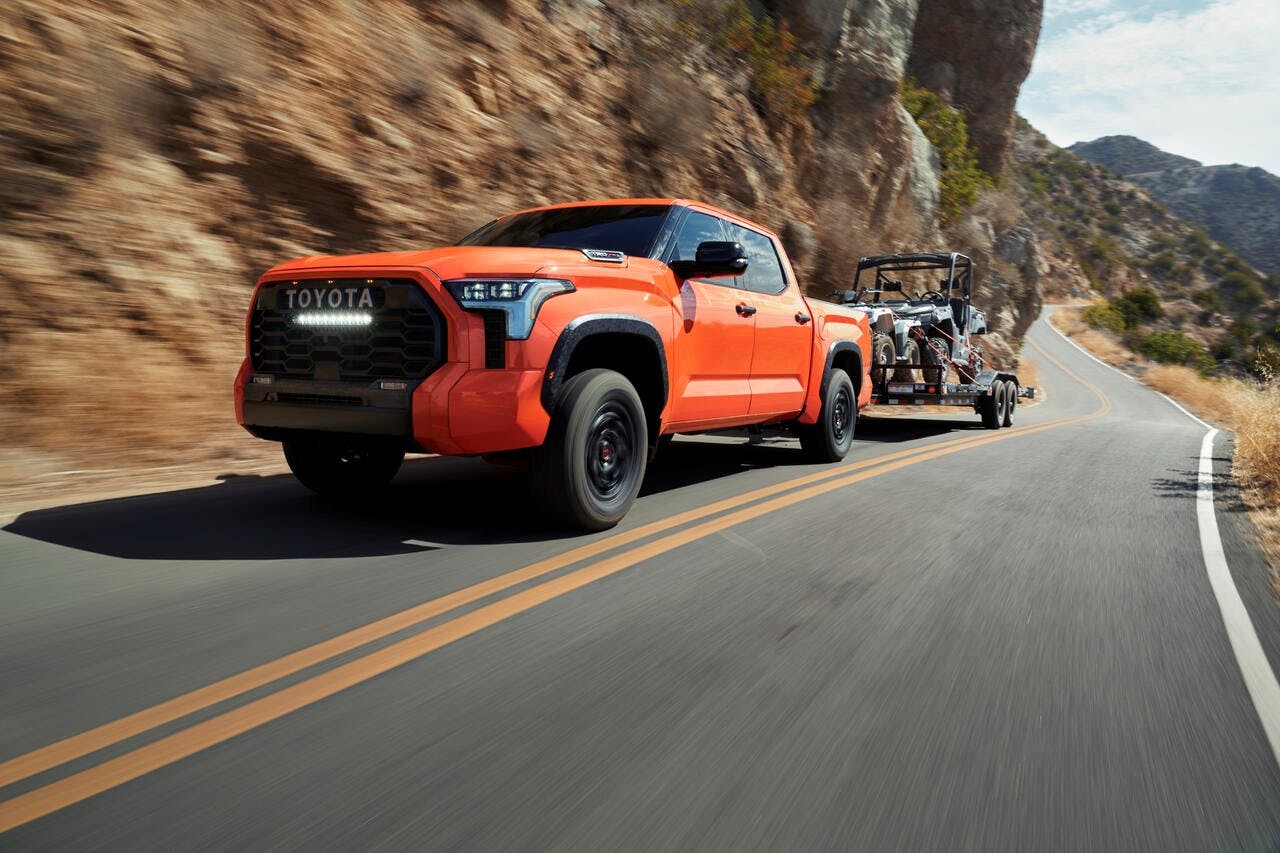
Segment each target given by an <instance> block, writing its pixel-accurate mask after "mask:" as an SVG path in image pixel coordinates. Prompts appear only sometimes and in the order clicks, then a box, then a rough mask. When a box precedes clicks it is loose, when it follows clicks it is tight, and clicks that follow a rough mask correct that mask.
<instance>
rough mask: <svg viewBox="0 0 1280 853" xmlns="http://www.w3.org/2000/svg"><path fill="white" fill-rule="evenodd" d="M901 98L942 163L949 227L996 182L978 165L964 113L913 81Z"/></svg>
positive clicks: (942, 210)
mask: <svg viewBox="0 0 1280 853" xmlns="http://www.w3.org/2000/svg"><path fill="white" fill-rule="evenodd" d="M899 98H900V99H901V101H902V106H903V107H905V108H906V110H907V112H908V113H910V114H911V117H912V118H913V119H915V121H916V124H918V125H919V126H920V130H921V131H923V132H924V135H925V137H926V138H927V139H928V140H929V141H930V142H931V143H933V147H934V148H935V149H937V151H938V159H939V160H941V161H942V186H941V188H940V192H939V199H938V207H939V211H938V219H939V220H940V221H941V222H942V224H943V225H947V224H949V223H951V222H954V221H955V220H956V219H957V218H958V217H959V216H960V214H961V213H962V212H963V211H964V209H965V208H967V207H969V206H970V205H972V204H973V203H974V202H976V201H977V200H978V192H979V191H980V190H982V189H986V188H989V187H993V186H995V180H994V179H993V178H992V177H991V176H990V175H988V174H987V173H986V172H984V171H983V170H982V168H981V167H980V166H979V165H978V153H977V151H976V150H975V149H974V148H973V146H972V145H971V144H970V143H969V126H968V124H967V123H966V122H965V118H964V113H962V112H961V111H960V110H958V109H956V108H954V107H951V106H948V105H947V104H946V103H944V102H943V100H942V99H941V98H940V97H938V96H937V95H936V94H934V93H933V92H930V91H929V90H928V89H925V88H924V87H922V86H918V85H916V82H915V81H914V80H913V79H911V78H910V77H907V78H906V79H904V80H903V81H902V87H901V89H900V90H899Z"/></svg>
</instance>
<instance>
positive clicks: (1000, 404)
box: [991, 380, 1009, 429]
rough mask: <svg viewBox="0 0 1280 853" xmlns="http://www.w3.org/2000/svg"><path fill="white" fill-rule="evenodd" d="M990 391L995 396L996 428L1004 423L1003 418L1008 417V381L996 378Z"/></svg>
mask: <svg viewBox="0 0 1280 853" xmlns="http://www.w3.org/2000/svg"><path fill="white" fill-rule="evenodd" d="M991 393H992V394H994V395H995V398H996V421H997V422H998V423H997V425H996V426H997V429H998V428H999V427H1002V426H1004V425H1005V419H1006V418H1008V417H1009V386H1008V383H1005V382H1002V381H1000V380H996V381H995V383H993V385H992V389H991Z"/></svg>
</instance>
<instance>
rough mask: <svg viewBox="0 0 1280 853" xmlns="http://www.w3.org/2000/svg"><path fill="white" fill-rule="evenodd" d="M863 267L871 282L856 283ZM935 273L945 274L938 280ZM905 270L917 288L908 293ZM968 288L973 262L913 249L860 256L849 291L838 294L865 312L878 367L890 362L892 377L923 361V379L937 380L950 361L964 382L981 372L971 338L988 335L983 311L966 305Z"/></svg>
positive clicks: (908, 377) (905, 376) (909, 374)
mask: <svg viewBox="0 0 1280 853" xmlns="http://www.w3.org/2000/svg"><path fill="white" fill-rule="evenodd" d="M867 271H871V272H870V273H868V274H869V275H870V276H871V278H872V281H871V282H870V283H869V284H868V285H867V286H865V287H859V285H860V284H861V283H862V279H863V273H864V272H867ZM939 272H942V273H945V277H944V278H942V279H940V280H939V279H938V273H939ZM889 273H897V274H898V277H894V276H890V275H889ZM903 273H907V274H908V275H907V278H909V279H914V281H911V282H910V284H911V285H912V286H914V287H915V288H917V289H916V290H914V291H911V292H908V291H907V289H906V288H905V287H904V285H903V282H902V278H901V275H902V274H903ZM972 287H973V261H971V260H969V258H968V257H966V256H965V255H961V254H959V253H957V252H950V253H945V254H944V253H940V252H914V253H910V254H900V255H878V256H876V257H871V258H862V259H861V260H859V261H858V270H857V272H856V273H855V274H854V279H853V289H852V290H846V291H844V292H843V293H841V294H839V296H840V301H841V302H843V303H844V304H846V305H853V306H855V307H858V308H861V309H862V310H864V311H866V312H867V319H868V320H869V321H870V323H871V328H872V333H873V334H872V355H873V360H874V363H875V364H876V365H889V364H893V365H895V369H894V371H893V378H894V379H895V380H896V381H900V382H910V381H912V380H913V379H914V378H915V374H914V371H913V370H912V369H911V368H910V367H908V365H913V364H924V365H925V367H924V368H923V374H924V381H925V382H929V383H935V384H936V383H939V382H942V381H943V379H944V378H945V377H946V372H947V368H948V367H949V366H950V365H955V367H956V370H957V373H958V374H959V377H960V378H961V380H963V381H972V379H973V377H974V376H976V375H977V373H978V371H980V370H982V356H981V353H980V352H979V350H978V348H977V347H975V346H973V345H972V344H971V343H970V336H971V335H982V334H985V333H986V331H987V315H986V313H985V312H983V311H982V310H980V309H978V308H974V307H973V306H972V305H970V304H969V296H970V292H971V290H972ZM880 372H881V373H882V374H883V373H884V372H886V368H883V367H882V368H881V369H880Z"/></svg>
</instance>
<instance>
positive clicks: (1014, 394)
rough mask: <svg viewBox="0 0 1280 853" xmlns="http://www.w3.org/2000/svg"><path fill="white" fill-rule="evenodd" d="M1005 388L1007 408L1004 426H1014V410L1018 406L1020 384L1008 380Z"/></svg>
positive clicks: (1005, 409)
mask: <svg viewBox="0 0 1280 853" xmlns="http://www.w3.org/2000/svg"><path fill="white" fill-rule="evenodd" d="M1004 390H1005V408H1004V424H1003V425H1004V426H1007V427H1011V426H1013V411H1014V409H1016V408H1018V385H1017V383H1015V382H1012V381H1008V380H1006V381H1005V383H1004Z"/></svg>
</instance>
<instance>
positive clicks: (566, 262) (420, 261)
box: [269, 246, 631, 281]
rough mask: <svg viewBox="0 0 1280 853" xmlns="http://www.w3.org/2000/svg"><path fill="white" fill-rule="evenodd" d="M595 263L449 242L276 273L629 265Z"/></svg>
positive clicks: (566, 252)
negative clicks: (431, 247) (434, 246)
mask: <svg viewBox="0 0 1280 853" xmlns="http://www.w3.org/2000/svg"><path fill="white" fill-rule="evenodd" d="M630 261H631V259H630V258H627V259H626V260H624V262H623V263H622V264H617V263H609V262H605V261H593V260H591V259H589V258H588V257H587V256H586V255H584V254H583V253H582V252H580V251H578V250H577V249H527V248H523V247H508V246H446V247H444V248H440V249H426V250H421V251H413V252H377V253H373V254H366V255H313V256H311V257H309V258H299V259H298V260H295V261H289V262H287V263H283V264H280V265H279V266H276V267H273V268H272V269H271V270H270V271H269V272H271V273H290V272H293V273H299V274H307V273H309V272H312V271H319V270H326V271H332V270H343V269H350V270H374V269H378V268H380V267H387V268H394V267H401V268H403V267H423V268H425V269H428V270H430V271H431V272H432V273H434V274H435V275H436V276H437V277H438V278H440V279H441V280H443V281H447V280H449V279H454V278H470V277H472V276H516V275H537V274H540V273H543V274H552V273H554V274H559V275H572V273H573V271H574V270H575V269H583V270H599V269H601V268H608V269H615V270H616V269H618V268H619V267H623V266H626V265H629V263H630Z"/></svg>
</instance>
